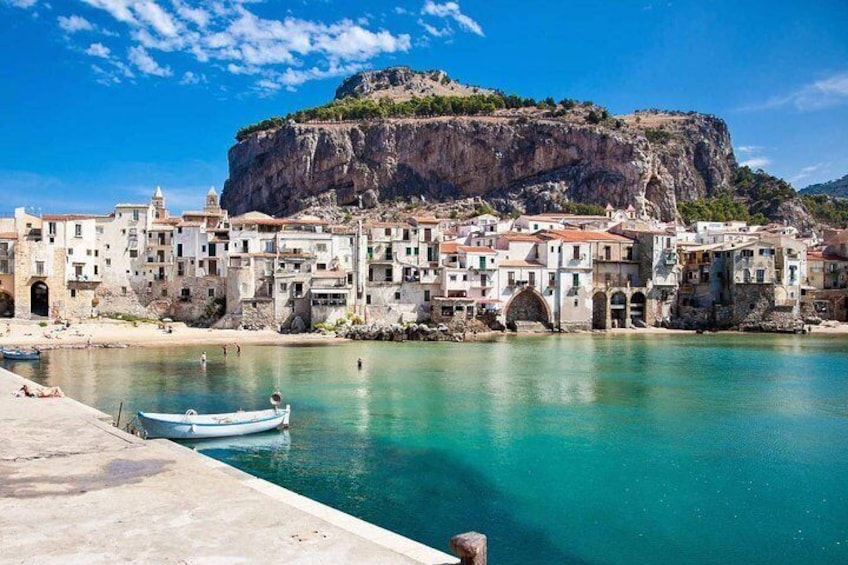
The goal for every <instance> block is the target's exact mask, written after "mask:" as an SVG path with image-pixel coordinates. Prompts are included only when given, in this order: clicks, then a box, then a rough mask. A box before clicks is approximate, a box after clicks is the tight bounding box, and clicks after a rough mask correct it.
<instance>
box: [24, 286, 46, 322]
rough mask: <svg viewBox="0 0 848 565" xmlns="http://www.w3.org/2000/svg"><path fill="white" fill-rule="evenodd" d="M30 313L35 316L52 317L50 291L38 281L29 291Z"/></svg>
mask: <svg viewBox="0 0 848 565" xmlns="http://www.w3.org/2000/svg"><path fill="white" fill-rule="evenodd" d="M29 304H30V307H29V311H30V314H32V315H33V316H44V317H47V316H49V315H50V289H49V288H47V285H46V284H45V283H44V282H42V281H38V282H36V283H34V284H33V285H32V286H31V287H30V289H29Z"/></svg>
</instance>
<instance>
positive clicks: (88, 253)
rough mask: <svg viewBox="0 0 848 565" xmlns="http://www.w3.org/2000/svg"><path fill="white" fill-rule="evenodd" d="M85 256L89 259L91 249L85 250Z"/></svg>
mask: <svg viewBox="0 0 848 565" xmlns="http://www.w3.org/2000/svg"><path fill="white" fill-rule="evenodd" d="M85 254H86V255H87V256H88V257H91V249H86V250H85Z"/></svg>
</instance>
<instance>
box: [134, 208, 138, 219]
mask: <svg viewBox="0 0 848 565" xmlns="http://www.w3.org/2000/svg"><path fill="white" fill-rule="evenodd" d="M133 221H134V222H137V221H138V210H133Z"/></svg>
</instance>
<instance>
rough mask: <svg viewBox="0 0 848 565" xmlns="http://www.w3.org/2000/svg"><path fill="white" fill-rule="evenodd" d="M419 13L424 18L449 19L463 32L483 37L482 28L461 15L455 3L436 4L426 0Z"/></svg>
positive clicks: (431, 0)
mask: <svg viewBox="0 0 848 565" xmlns="http://www.w3.org/2000/svg"><path fill="white" fill-rule="evenodd" d="M421 13H422V14H424V15H426V16H434V17H437V18H450V19H452V20H453V21H455V22H456V23H457V24H459V27H461V28H462V29H464V30H465V31H470V32H471V33H473V34H476V35H479V36H480V37H484V34H483V28H482V27H480V24H478V23H477V22H475V21H474V20H473V19H471V18H470V17H469V16H467V15H465V14H463V13H462V10H460V8H459V3H457V2H445V3H444V4H437V3H435V2H433V0H427V1H426V2H425V3H424V7H423V8H421Z"/></svg>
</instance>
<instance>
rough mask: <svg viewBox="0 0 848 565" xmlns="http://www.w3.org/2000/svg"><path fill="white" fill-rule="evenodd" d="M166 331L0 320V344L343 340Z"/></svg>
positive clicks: (118, 324) (121, 324)
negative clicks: (66, 325)
mask: <svg viewBox="0 0 848 565" xmlns="http://www.w3.org/2000/svg"><path fill="white" fill-rule="evenodd" d="M168 326H171V327H172V328H173V332H171V333H168V332H167V331H166V330H164V329H162V327H160V325H159V324H155V323H149V322H135V323H134V322H127V321H121V320H111V319H99V320H84V321H80V322H72V323H71V325H70V327H65V326H63V325H60V324H49V325H47V326H41V325H39V322H37V321H31V320H3V321H0V346H4V347H8V346H13V345H14V346H22V347H32V346H37V347H39V348H44V349H58V348H63V347H67V348H78V347H86V346H89V345H90V346H91V347H120V346H132V347H166V346H184V345H205V344H210V345H222V344H239V345H249V344H252V345H259V344H262V345H266V344H277V345H307V344H315V343H322V344H333V343H340V342H341V341H342V340H340V339H337V338H335V337H334V336H328V335H322V334H317V333H315V334H297V335H292V334H280V333H278V332H276V331H274V330H258V331H250V330H213V329H209V328H191V327H188V326H186V325H185V324H183V323H181V322H174V323H170V324H168Z"/></svg>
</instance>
